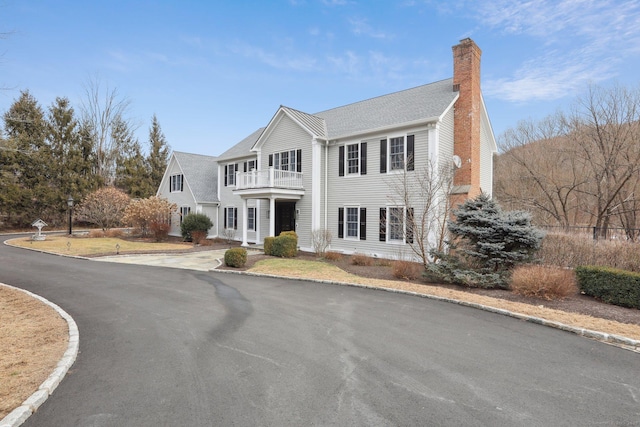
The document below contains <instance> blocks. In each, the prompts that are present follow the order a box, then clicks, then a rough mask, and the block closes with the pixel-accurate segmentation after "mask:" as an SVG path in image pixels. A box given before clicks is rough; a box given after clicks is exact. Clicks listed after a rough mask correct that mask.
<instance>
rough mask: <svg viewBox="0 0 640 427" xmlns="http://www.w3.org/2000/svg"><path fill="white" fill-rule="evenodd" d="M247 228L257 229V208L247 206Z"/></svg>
mask: <svg viewBox="0 0 640 427" xmlns="http://www.w3.org/2000/svg"><path fill="white" fill-rule="evenodd" d="M247 230H251V231H255V230H256V208H247Z"/></svg>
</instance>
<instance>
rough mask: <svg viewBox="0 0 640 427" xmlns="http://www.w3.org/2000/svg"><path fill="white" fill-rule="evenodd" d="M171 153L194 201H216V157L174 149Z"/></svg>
mask: <svg viewBox="0 0 640 427" xmlns="http://www.w3.org/2000/svg"><path fill="white" fill-rule="evenodd" d="M173 155H174V156H175V157H176V160H177V161H178V164H179V165H180V168H181V169H182V173H183V174H184V178H185V181H186V182H187V184H188V185H189V188H191V191H192V192H193V197H195V199H196V202H198V203H203V202H218V201H219V199H218V162H217V160H218V159H217V158H216V157H212V156H203V155H201V154H191V153H182V152H180V151H174V152H173Z"/></svg>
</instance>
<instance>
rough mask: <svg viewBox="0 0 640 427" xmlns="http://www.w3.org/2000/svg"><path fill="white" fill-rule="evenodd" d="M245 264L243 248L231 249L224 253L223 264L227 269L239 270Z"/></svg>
mask: <svg viewBox="0 0 640 427" xmlns="http://www.w3.org/2000/svg"><path fill="white" fill-rule="evenodd" d="M246 263H247V250H246V249H245V248H231V249H228V250H227V251H226V252H225V253H224V264H225V265H226V266H227V267H235V268H241V267H244V265H245V264H246Z"/></svg>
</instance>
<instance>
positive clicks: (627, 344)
mask: <svg viewBox="0 0 640 427" xmlns="http://www.w3.org/2000/svg"><path fill="white" fill-rule="evenodd" d="M209 271H211V272H217V273H226V274H241V275H247V276H257V277H270V278H275V279H288V280H304V281H307V282H315V283H325V284H330V285H340V286H352V287H356V288H365V289H377V290H381V291H386V292H395V293H399V294H406V295H413V296H417V297H421V298H428V299H433V300H437V301H443V302H448V303H453V304H458V305H462V306H466V307H472V308H477V309H480V310H484V311H488V312H491V313H495V314H501V315H503V316H508V317H513V318H515V319H519V320H524V321H526V322H530V323H535V324H538V325H543V326H548V327H551V328H556V329H560V330H562V331H566V332H571V333H573V334H576V335H579V336H582V337H585V338H591V339H594V340H597V341H601V342H604V343H606V344H611V345H614V346H616V347H620V348H624V349H626V350H631V351H633V352H636V353H640V341H638V340H634V339H631V338H627V337H623V336H620V335H613V334H607V333H605V332H599V331H593V330H590V329H584V328H578V327H575V326H570V325H566V324H564V323H560V322H554V321H551V320H546V319H542V318H540V317H535V316H529V315H527V314H522V313H516V312H512V311H509V310H503V309H500V308H495V307H491V306H488V305H483V304H477V303H473V302H468V301H461V300H457V299H453V298H446V297H439V296H436V295H429V294H421V293H418V292H411V291H404V290H402V289H394V288H385V287H378V286H368V285H362V284H358V283H348V282H338V281H333V280H321V279H306V278H302V277H285V276H277V275H274V274H263V273H252V272H248V271H233V270H218V269H216V268H214V269H210V270H209ZM0 427H2V426H0Z"/></svg>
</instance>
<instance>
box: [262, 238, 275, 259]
mask: <svg viewBox="0 0 640 427" xmlns="http://www.w3.org/2000/svg"><path fill="white" fill-rule="evenodd" d="M275 240H276V238H275V237H273V236H270V237H265V238H264V254H265V255H273V242H274V241H275Z"/></svg>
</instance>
